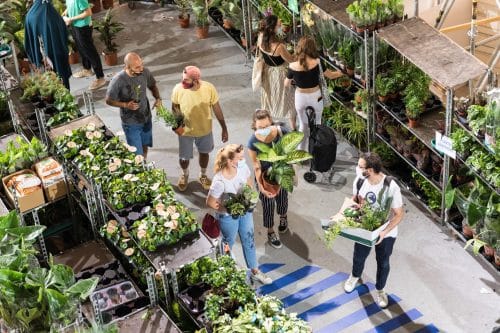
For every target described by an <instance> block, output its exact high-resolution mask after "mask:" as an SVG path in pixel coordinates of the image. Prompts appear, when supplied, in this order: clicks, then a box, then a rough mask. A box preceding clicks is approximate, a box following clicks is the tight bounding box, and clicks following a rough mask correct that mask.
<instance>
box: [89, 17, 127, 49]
mask: <svg viewBox="0 0 500 333" xmlns="http://www.w3.org/2000/svg"><path fill="white" fill-rule="evenodd" d="M94 28H95V29H96V30H97V31H99V39H100V40H101V41H102V42H103V43H104V45H105V46H106V49H105V50H104V52H105V53H108V54H109V53H115V52H116V51H118V45H117V44H116V43H115V39H116V37H117V34H118V33H119V32H120V31H122V30H123V28H124V26H123V24H122V23H121V22H116V21H114V20H113V15H111V8H110V9H108V11H107V12H106V16H104V18H103V19H102V20H97V21H95V22H94Z"/></svg>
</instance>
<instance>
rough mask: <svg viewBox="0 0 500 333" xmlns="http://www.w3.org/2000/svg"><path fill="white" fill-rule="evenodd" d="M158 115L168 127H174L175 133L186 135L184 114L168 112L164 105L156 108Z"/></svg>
mask: <svg viewBox="0 0 500 333" xmlns="http://www.w3.org/2000/svg"><path fill="white" fill-rule="evenodd" d="M156 115H157V116H158V117H159V118H161V119H162V120H163V121H164V122H165V124H166V125H167V126H170V127H172V130H173V131H174V132H175V133H177V134H178V135H182V134H184V116H183V114H182V113H174V112H172V111H170V110H167V108H166V107H164V106H163V105H162V106H159V107H157V108H156Z"/></svg>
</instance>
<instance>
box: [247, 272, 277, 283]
mask: <svg viewBox="0 0 500 333" xmlns="http://www.w3.org/2000/svg"><path fill="white" fill-rule="evenodd" d="M251 277H252V279H253V280H257V281H259V282H260V283H262V284H271V283H273V279H271V278H270V277H269V276H267V275H266V274H264V273H262V272H261V271H259V272H258V273H257V274H255V273H252V275H251Z"/></svg>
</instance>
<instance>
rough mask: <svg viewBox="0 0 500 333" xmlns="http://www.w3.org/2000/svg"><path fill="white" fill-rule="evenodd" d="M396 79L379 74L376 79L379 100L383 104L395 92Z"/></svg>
mask: <svg viewBox="0 0 500 333" xmlns="http://www.w3.org/2000/svg"><path fill="white" fill-rule="evenodd" d="M393 83H394V79H392V78H391V77H388V76H384V75H382V74H378V75H377V77H376V78H375V89H376V91H377V95H378V100H379V102H381V103H385V102H386V101H387V99H388V96H389V94H390V93H391V91H392V90H393V85H394V84H393Z"/></svg>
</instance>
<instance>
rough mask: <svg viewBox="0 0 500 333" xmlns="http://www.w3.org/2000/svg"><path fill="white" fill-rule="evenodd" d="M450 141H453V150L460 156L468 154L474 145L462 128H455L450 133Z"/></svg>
mask: <svg viewBox="0 0 500 333" xmlns="http://www.w3.org/2000/svg"><path fill="white" fill-rule="evenodd" d="M451 140H452V141H453V149H455V150H456V151H457V152H458V153H459V154H460V155H462V156H463V155H464V154H465V153H469V152H470V151H471V149H472V147H473V145H474V144H475V142H474V139H473V138H472V137H471V136H470V134H469V133H467V131H465V130H464V129H462V128H455V130H454V131H453V132H452V133H451Z"/></svg>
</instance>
